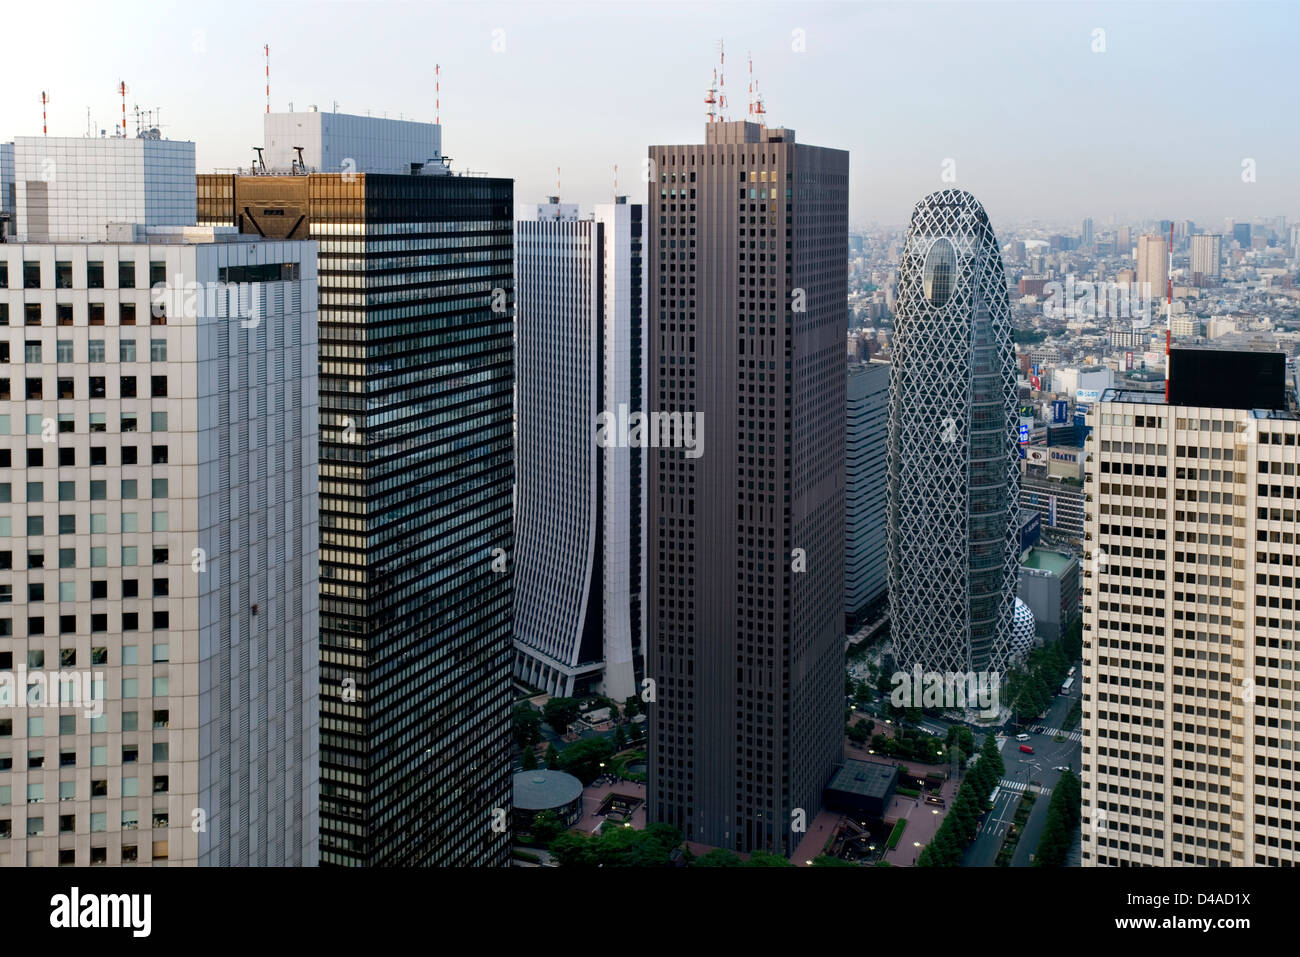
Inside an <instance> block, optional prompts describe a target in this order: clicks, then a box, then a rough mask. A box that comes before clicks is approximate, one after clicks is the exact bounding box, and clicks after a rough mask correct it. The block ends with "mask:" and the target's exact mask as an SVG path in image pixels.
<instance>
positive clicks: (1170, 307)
mask: <svg viewBox="0 0 1300 957" xmlns="http://www.w3.org/2000/svg"><path fill="white" fill-rule="evenodd" d="M1167 270H1168V273H1169V277H1168V278H1169V296H1168V298H1167V299H1166V300H1165V404H1166V405H1168V404H1169V353H1170V340H1171V339H1173V335H1174V224H1173V221H1172V220H1171V221H1170V223H1169V265H1168V267H1167Z"/></svg>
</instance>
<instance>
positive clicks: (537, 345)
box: [514, 202, 644, 701]
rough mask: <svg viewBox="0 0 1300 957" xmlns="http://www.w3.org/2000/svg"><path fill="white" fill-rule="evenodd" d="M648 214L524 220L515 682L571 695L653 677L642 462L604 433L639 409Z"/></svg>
mask: <svg viewBox="0 0 1300 957" xmlns="http://www.w3.org/2000/svg"><path fill="white" fill-rule="evenodd" d="M643 209H644V207H642V206H640V205H637V204H631V205H629V204H628V203H626V202H620V203H614V204H606V205H601V206H597V207H596V212H595V217H594V218H593V219H581V220H580V219H578V211H577V207H576V206H569V205H561V204H559V203H558V202H554V203H547V204H542V205H540V206H537V207H524V213H523V215H522V217H521V218H520V220H519V221H518V222H516V224H515V273H516V298H515V315H516V329H517V333H516V368H517V382H518V385H517V388H516V410H517V411H516V421H517V428H518V435H517V449H518V452H517V456H516V495H515V507H516V511H515V543H516V572H515V615H514V640H515V654H514V674H515V677H516V678H517V679H519V680H520V681H522V682H524V683H525V684H527V685H529V686H531V687H535V688H541V689H543V690H545V691H547V692H549V693H550V694H553V695H559V696H563V697H570V696H573V695H574V694H575V692H582V693H587V692H590V691H600V692H602V693H603V694H605V695H607V696H609V697H611V698H613V699H615V700H617V701H623V700H625V699H626V698H627V697H628V696H629V695H632V694H633V693H635V692H636V691H637V690H638V686H639V681H640V677H641V675H642V674H643V673H644V667H643V664H642V662H641V660H640V659H641V658H642V654H643V652H642V647H641V644H642V635H643V632H644V569H643V565H644V554H643V550H642V548H641V540H642V539H641V535H642V531H641V530H642V527H643V521H644V514H643V513H644V498H643V495H642V488H643V477H642V472H643V471H644V458H643V455H642V450H641V449H640V448H629V447H628V446H627V444H625V443H620V442H618V441H617V435H616V434H615V433H616V427H615V428H614V429H611V430H605V429H603V428H602V426H601V423H602V421H603V420H602V413H605V412H608V413H609V415H610V416H612V417H613V419H614V421H615V423H616V422H617V421H618V418H619V414H620V409H621V411H622V419H623V420H624V421H626V420H627V419H628V417H629V416H630V414H631V412H630V411H629V410H639V409H640V408H641V380H642V373H641V364H642V354H641V325H642V315H643V311H644V298H643V291H642V283H641V278H642V271H643V270H642V264H641V259H642V255H643V253H642V248H643V231H644V218H643ZM607 439H608V441H606V440H607Z"/></svg>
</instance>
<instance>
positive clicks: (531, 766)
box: [520, 747, 537, 771]
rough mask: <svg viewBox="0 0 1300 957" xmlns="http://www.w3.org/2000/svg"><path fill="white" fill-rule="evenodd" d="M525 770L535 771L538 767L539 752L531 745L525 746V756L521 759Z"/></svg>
mask: <svg viewBox="0 0 1300 957" xmlns="http://www.w3.org/2000/svg"><path fill="white" fill-rule="evenodd" d="M520 764H521V765H522V767H523V769H524V770H525V771H533V770H536V768H537V752H536V751H534V750H533V749H532V748H531V747H528V748H524V756H523V759H522V760H521V761H520Z"/></svg>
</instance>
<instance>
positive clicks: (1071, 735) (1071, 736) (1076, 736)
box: [1030, 724, 1083, 741]
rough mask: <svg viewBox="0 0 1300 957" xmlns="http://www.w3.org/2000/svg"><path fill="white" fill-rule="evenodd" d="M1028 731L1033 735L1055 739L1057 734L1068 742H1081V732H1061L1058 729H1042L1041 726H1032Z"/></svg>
mask: <svg viewBox="0 0 1300 957" xmlns="http://www.w3.org/2000/svg"><path fill="white" fill-rule="evenodd" d="M1030 730H1032V731H1033V732H1034V734H1047V735H1051V736H1052V737H1056V736H1057V735H1058V734H1060V735H1064V736H1065V738H1066V739H1067V740H1070V741H1082V740H1083V732H1082V731H1062V730H1061V729H1060V728H1044V727H1043V726H1042V725H1041V724H1036V725H1034V726H1033V728H1031V729H1030Z"/></svg>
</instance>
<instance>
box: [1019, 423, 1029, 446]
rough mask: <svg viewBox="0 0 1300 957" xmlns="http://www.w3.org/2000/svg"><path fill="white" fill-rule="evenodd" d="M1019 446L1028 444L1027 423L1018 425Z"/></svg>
mask: <svg viewBox="0 0 1300 957" xmlns="http://www.w3.org/2000/svg"><path fill="white" fill-rule="evenodd" d="M1020 444H1021V445H1028V444H1029V424H1028V423H1027V422H1021V423H1020Z"/></svg>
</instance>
